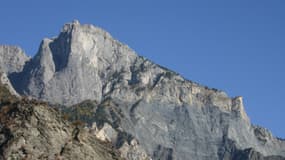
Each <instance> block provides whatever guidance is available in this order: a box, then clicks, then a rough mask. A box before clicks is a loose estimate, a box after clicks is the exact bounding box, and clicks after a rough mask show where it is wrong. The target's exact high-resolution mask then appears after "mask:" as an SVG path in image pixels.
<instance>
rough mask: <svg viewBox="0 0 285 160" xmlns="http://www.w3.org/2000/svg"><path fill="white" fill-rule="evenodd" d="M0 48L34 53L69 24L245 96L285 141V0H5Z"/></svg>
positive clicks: (260, 120) (256, 115)
mask: <svg viewBox="0 0 285 160" xmlns="http://www.w3.org/2000/svg"><path fill="white" fill-rule="evenodd" d="M0 19H1V25H0V44H16V45H19V46H21V47H22V48H23V49H24V50H25V51H26V52H27V53H28V54H29V55H34V54H35V53H36V51H37V48H38V46H39V44H40V41H41V40H42V39H43V38H44V37H53V36H56V35H57V34H58V33H59V31H60V28H61V26H62V25H63V24H64V23H66V22H70V21H72V20H73V19H78V20H79V21H80V22H81V23H91V24H95V25H97V26H100V27H102V28H104V29H106V30H107V31H109V32H110V33H111V34H112V35H113V36H114V37H115V38H117V39H119V40H120V41H122V42H124V43H126V44H128V45H129V46H130V47H131V48H133V49H134V50H136V51H137V52H138V53H139V54H140V55H143V56H145V57H147V58H149V59H151V60H153V61H154V62H156V63H159V64H161V65H164V66H166V67H168V68H170V69H172V70H174V71H176V72H179V73H180V74H182V75H183V76H184V77H186V78H187V79H190V80H194V81H196V82H198V83H201V84H205V85H207V86H209V87H213V88H218V89H222V90H225V91H226V92H227V93H228V94H229V95H230V96H237V95H241V96H243V97H244V101H245V107H246V111H247V113H248V114H249V116H250V118H251V121H252V122H253V123H254V124H259V125H262V126H264V127H266V128H269V129H270V130H271V131H272V132H273V133H274V135H277V136H279V137H283V138H284V137H285V127H284V122H285V115H284V113H285V102H284V100H285V83H284V82H285V1H284V0H238V1H229V0H223V1H220V0H216V1H213V0H208V1H206V0H199V1H191V0H184V1H181V0H180V1H179V0H175V1H174V0H172V1H167V0H144V1H134V0H122V1H118V0H113V1H111V0H104V1H96V0H81V1H79V0H78V1H75V0H68V1H67V0H49V1H39V0H29V1H16V0H3V1H1V6H0Z"/></svg>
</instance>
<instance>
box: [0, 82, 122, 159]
mask: <svg viewBox="0 0 285 160" xmlns="http://www.w3.org/2000/svg"><path fill="white" fill-rule="evenodd" d="M119 157H120V155H119V154H118V152H117V151H115V150H113V149H112V147H111V145H107V143H102V142H100V141H98V140H97V138H96V137H95V135H93V134H91V133H89V130H86V129H83V128H79V127H76V126H74V125H71V124H70V123H69V122H67V121H65V120H63V118H62V115H61V114H60V112H58V111H56V110H54V109H52V108H50V107H48V106H47V105H46V104H45V103H42V102H38V101H35V100H27V99H18V98H17V97H14V96H13V95H11V94H10V93H9V90H8V89H7V88H6V87H5V86H3V85H2V84H1V83H0V159H1V160H2V159H3V160H4V159H5V160H13V159H29V160H33V159H34V160H38V159H58V160H59V159H76V160H79V159H82V160H87V159H90V160H94V159H96V160H116V159H120V158H119Z"/></svg>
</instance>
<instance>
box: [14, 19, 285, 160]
mask: <svg viewBox="0 0 285 160" xmlns="http://www.w3.org/2000/svg"><path fill="white" fill-rule="evenodd" d="M9 78H10V80H11V82H12V84H13V86H14V87H15V88H16V90H17V91H18V92H19V93H20V94H23V95H28V96H32V97H34V98H37V99H41V100H44V101H48V102H50V103H58V104H61V105H66V106H70V105H74V104H77V103H80V102H82V101H84V100H92V101H95V102H96V104H95V105H87V109H88V110H90V111H91V112H87V113H91V114H87V115H86V116H81V118H82V119H83V120H84V121H86V122H88V123H90V124H92V123H93V122H96V124H97V125H98V128H99V129H101V127H103V129H104V130H105V129H106V128H104V126H105V124H108V125H110V126H111V128H113V129H114V131H116V132H117V134H119V133H125V135H127V137H132V139H134V140H135V141H134V143H131V142H130V141H128V142H127V145H129V146H134V148H135V147H136V144H139V147H141V148H142V150H143V151H145V153H146V154H147V155H149V156H150V157H152V159H178V160H185V159H197V160H215V159H217V160H218V159H221V157H222V156H221V155H224V154H221V153H223V151H225V150H226V148H225V146H226V142H228V141H231V142H233V143H234V146H235V148H236V150H238V151H244V150H246V149H248V148H253V149H254V151H256V153H260V154H261V155H262V156H263V157H270V156H283V157H284V156H285V142H284V141H282V140H280V139H277V138H275V137H274V136H272V134H271V133H270V132H269V131H267V130H265V129H263V128H260V127H255V126H253V125H251V123H250V119H249V118H248V116H247V114H246V112H245V109H244V106H243V102H242V97H236V98H231V97H228V96H227V95H226V93H224V92H223V91H220V90H217V89H210V88H207V87H205V86H202V85H199V84H197V83H194V82H192V81H189V80H186V79H184V78H183V77H182V76H180V75H179V74H177V73H175V72H172V71H170V70H168V69H166V68H164V67H162V66H159V65H157V64H155V63H153V62H151V61H150V60H148V59H145V58H143V57H140V56H138V55H137V54H136V53H135V52H134V51H133V50H132V49H130V48H129V47H128V46H126V45H124V44H122V43H120V42H119V41H117V40H115V39H113V38H112V36H111V35H110V34H109V33H107V32H105V31H104V30H102V29H100V28H98V27H94V26H92V25H81V24H79V22H78V21H74V22H73V23H68V24H66V25H64V27H63V29H62V31H61V33H60V34H59V36H58V37H56V38H53V39H44V40H43V41H42V44H41V46H40V49H39V52H38V53H37V55H36V56H35V57H34V58H33V59H32V60H31V61H29V62H28V63H27V64H26V65H25V67H24V69H23V71H22V72H20V73H17V74H13V75H12V76H10V75H9ZM75 110H76V109H75ZM83 111H85V109H84V110H83ZM78 112H79V111H74V113H78ZM105 127H106V126H105ZM109 131H110V127H107V130H106V133H105V131H104V132H103V133H104V134H103V133H102V134H101V132H100V131H99V133H100V134H99V137H105V139H107V140H108V135H109ZM111 133H112V134H111V135H113V131H112V132H111ZM106 135H107V137H106ZM115 135H116V134H115ZM97 137H98V135H97ZM115 137H116V136H115ZM115 137H113V136H111V141H112V142H113V140H112V139H115V140H114V142H120V138H118V137H119V136H117V138H115ZM127 139H128V138H127ZM120 144H123V145H121V146H120V147H124V143H120ZM127 148H129V149H122V150H128V151H127V152H129V151H130V152H131V149H130V147H127ZM234 153H235V152H229V154H230V157H231V156H233V154H234ZM135 155H138V154H135ZM225 155H226V154H225ZM128 158H129V159H132V158H131V157H128Z"/></svg>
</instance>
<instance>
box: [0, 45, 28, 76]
mask: <svg viewBox="0 0 285 160" xmlns="http://www.w3.org/2000/svg"><path fill="white" fill-rule="evenodd" d="M0 57H1V58H0V68H1V70H2V71H3V72H4V73H7V74H10V73H13V72H21V71H22V70H23V67H24V65H25V63H26V62H27V61H28V60H29V59H30V58H29V57H28V56H26V54H25V53H24V51H23V50H22V49H21V48H19V47H15V46H8V45H0Z"/></svg>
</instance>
